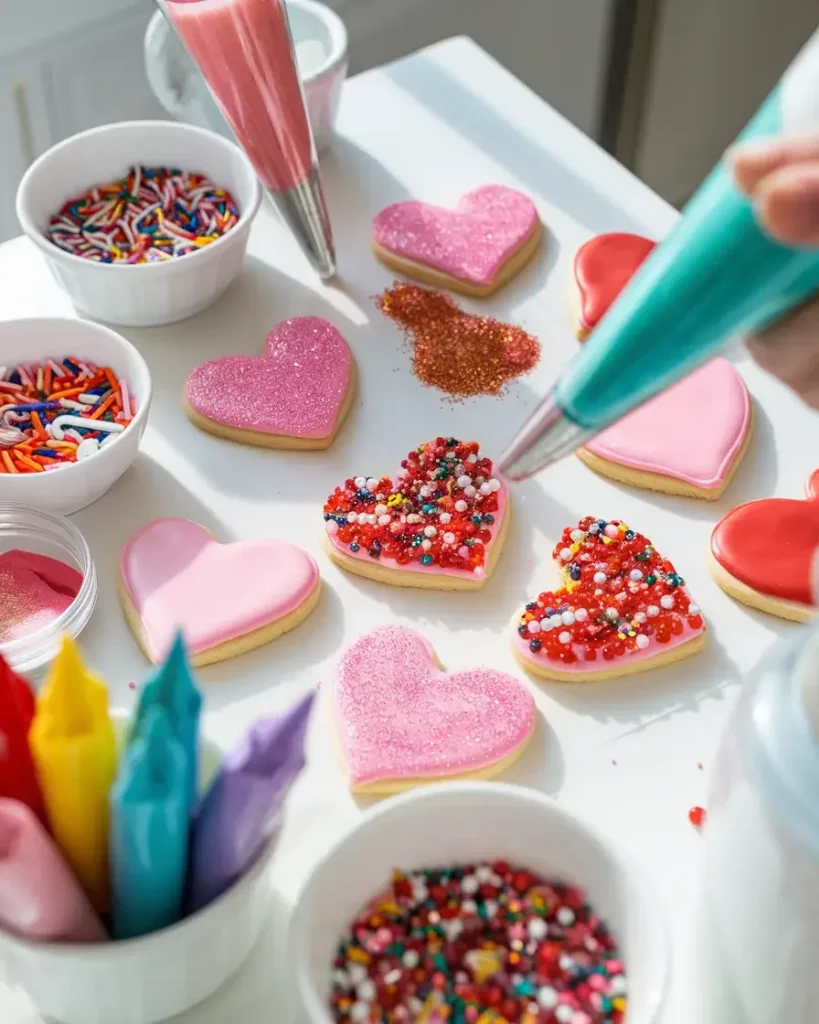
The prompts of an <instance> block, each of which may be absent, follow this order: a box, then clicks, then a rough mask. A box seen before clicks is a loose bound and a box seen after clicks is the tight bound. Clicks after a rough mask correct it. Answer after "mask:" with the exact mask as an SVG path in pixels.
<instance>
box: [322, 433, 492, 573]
mask: <svg viewBox="0 0 819 1024" xmlns="http://www.w3.org/2000/svg"><path fill="white" fill-rule="evenodd" d="M508 524H509V492H508V488H507V486H506V484H505V483H504V482H503V480H501V479H499V478H498V477H497V475H496V474H495V472H494V467H493V465H492V460H491V459H489V458H487V457H486V456H484V455H481V452H480V449H479V447H478V443H477V441H458V440H457V438H454V437H448V438H445V437H438V438H436V439H435V440H434V441H427V442H426V443H425V444H421V445H419V446H418V447H417V448H415V449H414V450H413V451H411V452H410V453H409V455H408V456H407V457H406V459H404V461H403V462H402V463H401V469H400V470H399V471H398V473H396V475H395V476H394V477H392V478H391V477H388V476H382V477H378V478H376V477H366V476H356V477H348V478H347V480H345V481H344V485H343V486H341V487H336V489H335V490H334V491H333V493H332V494H331V495H330V496H329V498H328V499H327V501H326V502H325V503H324V529H325V531H326V534H327V545H328V551H329V554H330V557H331V558H332V559H333V561H334V562H336V563H337V564H338V565H340V566H341V567H342V568H343V569H346V570H347V571H348V572H352V573H355V574H356V575H358V576H366V577H368V578H369V579H373V580H378V581H379V582H381V583H391V584H393V585H395V586H399V587H422V588H425V589H430V590H474V589H476V588H477V587H481V586H483V584H484V583H485V582H486V580H487V579H488V578H489V576H490V575H491V574H492V571H493V569H494V568H495V565H496V564H497V561H498V558H499V557H500V553H501V550H502V547H503V542H504V539H505V537H506V531H507V527H508Z"/></svg>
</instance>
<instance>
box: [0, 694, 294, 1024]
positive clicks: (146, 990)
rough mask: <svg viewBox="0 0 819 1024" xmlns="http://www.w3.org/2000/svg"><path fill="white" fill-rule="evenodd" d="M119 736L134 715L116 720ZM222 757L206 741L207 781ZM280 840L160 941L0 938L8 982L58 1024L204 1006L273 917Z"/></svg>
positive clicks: (154, 1017)
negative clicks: (274, 861)
mask: <svg viewBox="0 0 819 1024" xmlns="http://www.w3.org/2000/svg"><path fill="white" fill-rule="evenodd" d="M114 716H115V717H116V719H117V721H118V731H119V732H120V733H121V732H122V731H124V728H125V723H126V722H127V716H126V715H125V714H123V713H116V712H115V713H114ZM221 757H222V751H221V749H220V748H219V746H218V745H217V744H216V743H214V742H212V741H211V740H209V739H207V738H205V740H204V742H203V746H202V768H203V771H202V775H203V780H205V779H208V778H209V777H210V776H211V775H212V773H213V771H214V770H215V768H216V766H217V765H218V763H219V761H220V760H221ZM274 849H275V840H272V841H271V842H270V843H269V844H268V846H267V848H266V849H265V850H264V851H263V852H262V854H261V855H260V856H259V858H258V859H257V861H256V863H255V864H254V865H253V867H252V868H251V869H250V870H249V871H248V872H247V873H246V874H245V875H243V876H242V878H241V879H239V881H238V882H237V883H236V884H235V885H234V886H232V888H230V889H229V890H228V891H227V892H226V893H224V894H223V895H222V896H220V897H219V898H218V899H216V900H214V901H213V903H211V904H209V905H208V906H207V907H205V908H204V910H200V911H198V912H197V913H196V914H193V915H192V916H191V917H188V918H186V919H185V920H183V921H180V922H179V924H175V925H172V926H171V927H170V928H165V929H163V930H162V931H159V932H155V933H154V934H153V935H145V936H143V937H142V938H139V939H126V940H124V941H122V942H106V943H94V944H90V945H89V944H69V943H56V942H27V941H25V940H23V939H18V938H15V937H13V936H11V935H8V934H6V933H4V932H2V931H0V965H2V976H3V978H4V980H6V981H7V982H9V983H10V984H11V985H12V986H19V987H20V988H22V989H23V990H24V991H25V992H26V993H27V995H28V996H29V997H30V999H31V1001H32V1002H33V1003H34V1005H35V1006H36V1008H37V1010H38V1012H39V1013H41V1014H42V1015H43V1016H44V1017H48V1018H49V1019H50V1020H53V1021H55V1022H59V1024H114V1022H116V1024H155V1022H156V1021H163V1020H165V1019H166V1018H167V1017H173V1016H175V1015H176V1014H178V1013H183V1012H184V1011H185V1010H188V1009H190V1008H191V1007H192V1006H196V1005H197V1004H198V1003H201V1002H202V1001H203V1000H204V999H207V998H208V996H210V995H212V994H213V993H214V992H215V991H216V989H217V988H219V987H220V986H221V985H223V984H224V983H225V982H226V981H227V980H228V979H229V978H230V977H232V975H233V974H235V973H236V971H237V970H238V969H239V967H240V966H241V965H242V963H243V962H244V960H245V959H246V957H247V955H248V953H249V952H250V950H251V948H252V947H253V944H254V943H255V942H256V939H257V938H258V937H259V933H260V931H261V929H262V926H263V924H264V923H265V920H266V918H267V915H268V913H269V911H270V898H271V881H270V870H269V869H270V861H271V858H272V856H273V851H274Z"/></svg>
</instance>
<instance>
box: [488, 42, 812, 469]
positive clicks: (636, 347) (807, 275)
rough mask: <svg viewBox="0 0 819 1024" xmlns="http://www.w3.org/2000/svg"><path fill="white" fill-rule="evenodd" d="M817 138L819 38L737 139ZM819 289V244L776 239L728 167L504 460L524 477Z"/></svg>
mask: <svg viewBox="0 0 819 1024" xmlns="http://www.w3.org/2000/svg"><path fill="white" fill-rule="evenodd" d="M805 132H819V31H817V32H816V33H814V35H813V36H812V37H811V39H810V40H809V41H808V43H807V45H806V46H805V47H804V49H803V50H802V52H801V53H800V54H799V55H798V56H797V58H796V59H795V61H794V62H793V63H792V64H791V66H790V67H789V68H788V70H787V71H786V72H785V74H784V75H783V77H782V79H781V80H780V82H779V84H778V85H777V87H776V88H775V89H774V91H773V92H772V93H771V95H770V96H769V97H768V99H767V100H766V101H765V103H764V104H763V105H762V107H761V108H760V109H759V111H758V112H757V114H756V116H755V117H754V118H753V119H752V120H751V122H750V124H749V125H748V126H747V128H746V129H745V131H744V132H743V133H742V135H740V141H743V142H744V141H749V140H752V139H760V138H764V137H766V136H776V135H785V134H787V135H798V134H800V133H805ZM817 291H819V248H800V249H792V248H790V247H788V246H785V245H782V244H780V243H779V242H775V241H773V239H771V238H769V237H768V236H767V235H766V234H765V233H764V232H763V230H762V228H761V227H760V226H759V224H758V223H757V219H756V216H755V214H754V209H753V205H752V203H751V201H749V199H748V198H747V197H746V196H744V195H742V194H741V193H740V192H739V190H738V189H737V187H736V186H735V184H734V182H733V178H732V175H731V170H730V167H729V166H728V165H727V163H726V161H725V160H723V161H722V162H721V163H720V164H718V165H717V167H716V168H715V169H714V170H713V171H712V172H711V175H710V176H709V177H708V178H707V179H706V181H705V182H704V184H703V185H702V186H701V187H700V189H699V190H698V192H697V193H696V194H695V195H694V197H693V198H692V199H691V201H690V202H689V203H688V205H687V206H686V207H685V209H684V210H683V214H682V217H681V219H680V221H679V222H678V223H677V225H676V227H675V228H674V230H673V231H672V232H671V234H670V235H669V236H668V237H667V238H666V239H665V241H664V242H662V243H661V244H660V245H659V246H657V248H656V249H655V250H654V251H653V252H652V253H651V255H650V256H649V257H648V259H646V261H645V262H644V263H643V264H642V265H641V266H640V269H639V270H638V271H637V273H636V274H635V275H634V277H632V279H631V281H630V282H629V284H628V285H627V286H626V287H625V288H624V290H623V291H622V292H621V293H620V296H619V298H618V299H617V300H616V301H615V302H614V304H613V305H612V306H611V308H610V310H609V311H608V312H607V313H606V315H605V316H604V317H603V319H602V320H601V321H600V323H599V324H598V326H597V327H596V328H595V329H594V331H592V333H591V335H590V336H589V339H588V341H587V342H586V343H585V345H584V346H583V349H582V350H581V352H580V354H579V355H577V356H576V357H575V358H574V360H573V361H572V362H571V363H570V364H569V366H568V368H567V369H566V371H565V372H564V373H563V376H562V377H561V378H560V380H559V381H558V382H557V384H556V385H555V387H554V388H553V389H552V391H551V392H550V394H549V395H547V397H546V398H545V399H544V401H543V402H542V403H541V405H540V406H539V407H538V408H537V409H536V410H535V412H534V414H533V415H532V416H531V417H530V418H529V420H528V421H527V422H526V423H525V424H524V426H523V428H522V430H521V431H520V433H519V434H518V435H517V437H515V439H514V440H513V441H512V443H511V444H510V446H509V448H508V449H507V451H506V452H505V454H504V456H503V458H502V459H501V462H500V469H501V471H502V472H503V473H504V474H506V476H508V477H510V478H511V479H512V480H523V479H525V478H526V477H529V476H531V475H532V474H534V473H536V472H537V471H538V470H540V469H542V468H543V467H544V466H547V465H549V464H550V463H552V462H555V461H556V460H557V459H560V458H562V457H563V456H564V455H569V454H570V453H571V452H573V451H574V450H575V449H576V448H579V447H580V446H581V445H583V444H585V443H586V442H587V441H589V440H590V439H591V438H592V437H594V436H595V435H596V434H598V433H600V431H602V430H604V429H605V428H606V427H608V426H610V425H611V424H612V423H614V422H615V421H616V420H619V419H620V418H621V417H623V416H624V415H625V414H626V413H628V412H631V410H632V409H635V408H636V407H637V406H639V405H641V404H642V403H643V402H645V401H646V400H647V399H649V398H651V397H652V396H653V395H655V394H657V393H658V392H660V391H663V390H665V389H666V388H668V387H670V386H671V385H672V384H674V383H676V382H677V381H678V380H680V379H681V378H682V377H684V376H686V375H687V374H688V373H690V372H691V371H692V370H693V369H695V368H696V367H697V366H699V365H700V364H701V363H704V362H706V361H707V360H708V359H710V358H711V357H712V356H713V355H715V353H716V352H717V351H718V350H719V349H720V348H721V347H722V346H723V345H725V344H727V343H728V342H729V341H730V340H731V339H732V338H733V337H734V336H736V335H738V334H743V333H748V332H754V331H759V330H761V329H763V328H765V327H768V326H770V325H771V324H774V323H776V322H777V321H778V320H780V319H782V318H783V317H784V316H786V315H787V314H788V313H789V312H791V311H792V310H794V309H796V308H797V307H798V306H800V305H802V304H803V303H805V302H806V301H808V300H809V299H810V298H811V297H812V296H814V295H815V294H816V293H817Z"/></svg>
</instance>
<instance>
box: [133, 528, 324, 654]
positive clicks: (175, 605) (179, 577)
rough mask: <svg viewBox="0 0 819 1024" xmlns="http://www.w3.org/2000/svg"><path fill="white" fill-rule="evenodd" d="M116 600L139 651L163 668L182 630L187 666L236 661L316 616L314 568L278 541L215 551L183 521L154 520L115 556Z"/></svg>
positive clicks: (216, 547)
mask: <svg viewBox="0 0 819 1024" xmlns="http://www.w3.org/2000/svg"><path fill="white" fill-rule="evenodd" d="M119 572H120V580H119V582H120V597H121V600H122V605H123V609H124V611H125V617H126V618H127V620H128V624H129V625H130V627H131V629H132V630H133V632H134V635H135V636H136V638H137V641H138V642H139V645H140V647H141V648H142V649H143V651H144V652H145V654H146V655H147V656H148V658H150V660H151V661H152V662H154V663H158V662H159V661H161V660H162V658H163V657H164V655H165V653H166V652H167V651H168V650H169V648H170V646H171V643H172V642H173V639H174V635H175V633H176V631H177V630H178V629H181V630H182V632H183V633H184V635H185V640H186V643H187V645H188V650H189V651H190V652H191V654H192V656H193V663H194V665H209V664H211V663H212V662H215V661H222V660H224V659H225V658H231V657H233V656H234V655H237V654H243V653H244V652H245V651H249V650H251V649H252V648H254V647H259V646H261V645H262V644H265V643H267V642H268V641H270V640H275V638H276V637H278V636H280V635H281V634H282V633H285V632H287V630H289V629H293V627H294V626H297V625H298V624H299V623H300V622H301V621H302V619H304V618H305V617H306V616H307V615H309V614H310V612H311V611H312V610H313V608H315V606H316V603H317V602H318V598H319V591H320V587H321V581H320V579H319V571H318V566H317V565H316V563H315V561H314V560H313V559H312V558H311V557H310V555H308V554H307V552H306V551H302V549H301V548H297V547H296V546H295V545H293V544H286V543H285V542H284V541H279V540H252V541H237V542H235V543H233V544H220V543H219V542H218V541H216V540H214V539H213V537H212V536H211V535H210V533H208V531H207V530H206V529H205V528H204V527H202V526H199V525H198V524H197V523H192V522H191V521H190V520H189V519H156V520H155V521H154V522H152V523H149V524H148V525H147V526H143V527H142V529H141V530H138V531H137V533H135V534H134V535H133V537H131V539H130V540H129V541H128V543H127V544H126V545H125V547H124V548H123V549H122V554H121V555H120V563H119Z"/></svg>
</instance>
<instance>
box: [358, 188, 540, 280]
mask: <svg viewBox="0 0 819 1024" xmlns="http://www.w3.org/2000/svg"><path fill="white" fill-rule="evenodd" d="M541 235H542V229H541V224H540V218H539V217H538V213H537V209H536V208H535V204H534V203H533V202H532V200H531V199H530V198H529V197H528V196H526V195H524V194H523V193H522V192H518V191H516V190H515V189H513V188H507V187H506V186H505V185H483V186H481V187H480V188H476V189H473V190H472V191H471V192H467V193H466V195H464V196H463V197H462V198H461V201H460V202H459V203H458V205H457V207H456V208H455V209H454V210H450V209H446V208H444V207H441V206H430V205H429V204H428V203H422V202H418V201H417V200H408V201H406V202H402V203H393V205H392V206H388V207H386V209H384V210H382V211H381V212H380V213H379V214H378V215H377V216H376V217H375V219H374V220H373V224H372V244H373V250H374V252H375V254H376V256H377V257H378V258H379V259H380V260H381V262H382V263H385V264H386V265H387V266H388V267H390V268H392V269H393V270H397V271H398V272H399V273H401V274H404V275H406V276H407V277H411V278H414V279H415V280H417V281H422V282H424V283H425V284H431V285H434V286H436V287H438V288H448V289H450V290H451V291H454V292H461V293H462V294H464V295H474V296H484V295H491V294H492V292H495V291H497V290H498V288H500V287H502V286H503V285H505V284H506V283H507V282H508V281H510V280H511V279H512V278H513V277H514V276H515V274H517V273H518V271H520V270H521V269H522V268H523V267H524V266H525V264H526V263H527V262H528V261H529V260H530V259H531V258H532V256H533V255H534V254H535V252H536V250H537V247H538V244H539V242H540V239H541Z"/></svg>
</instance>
